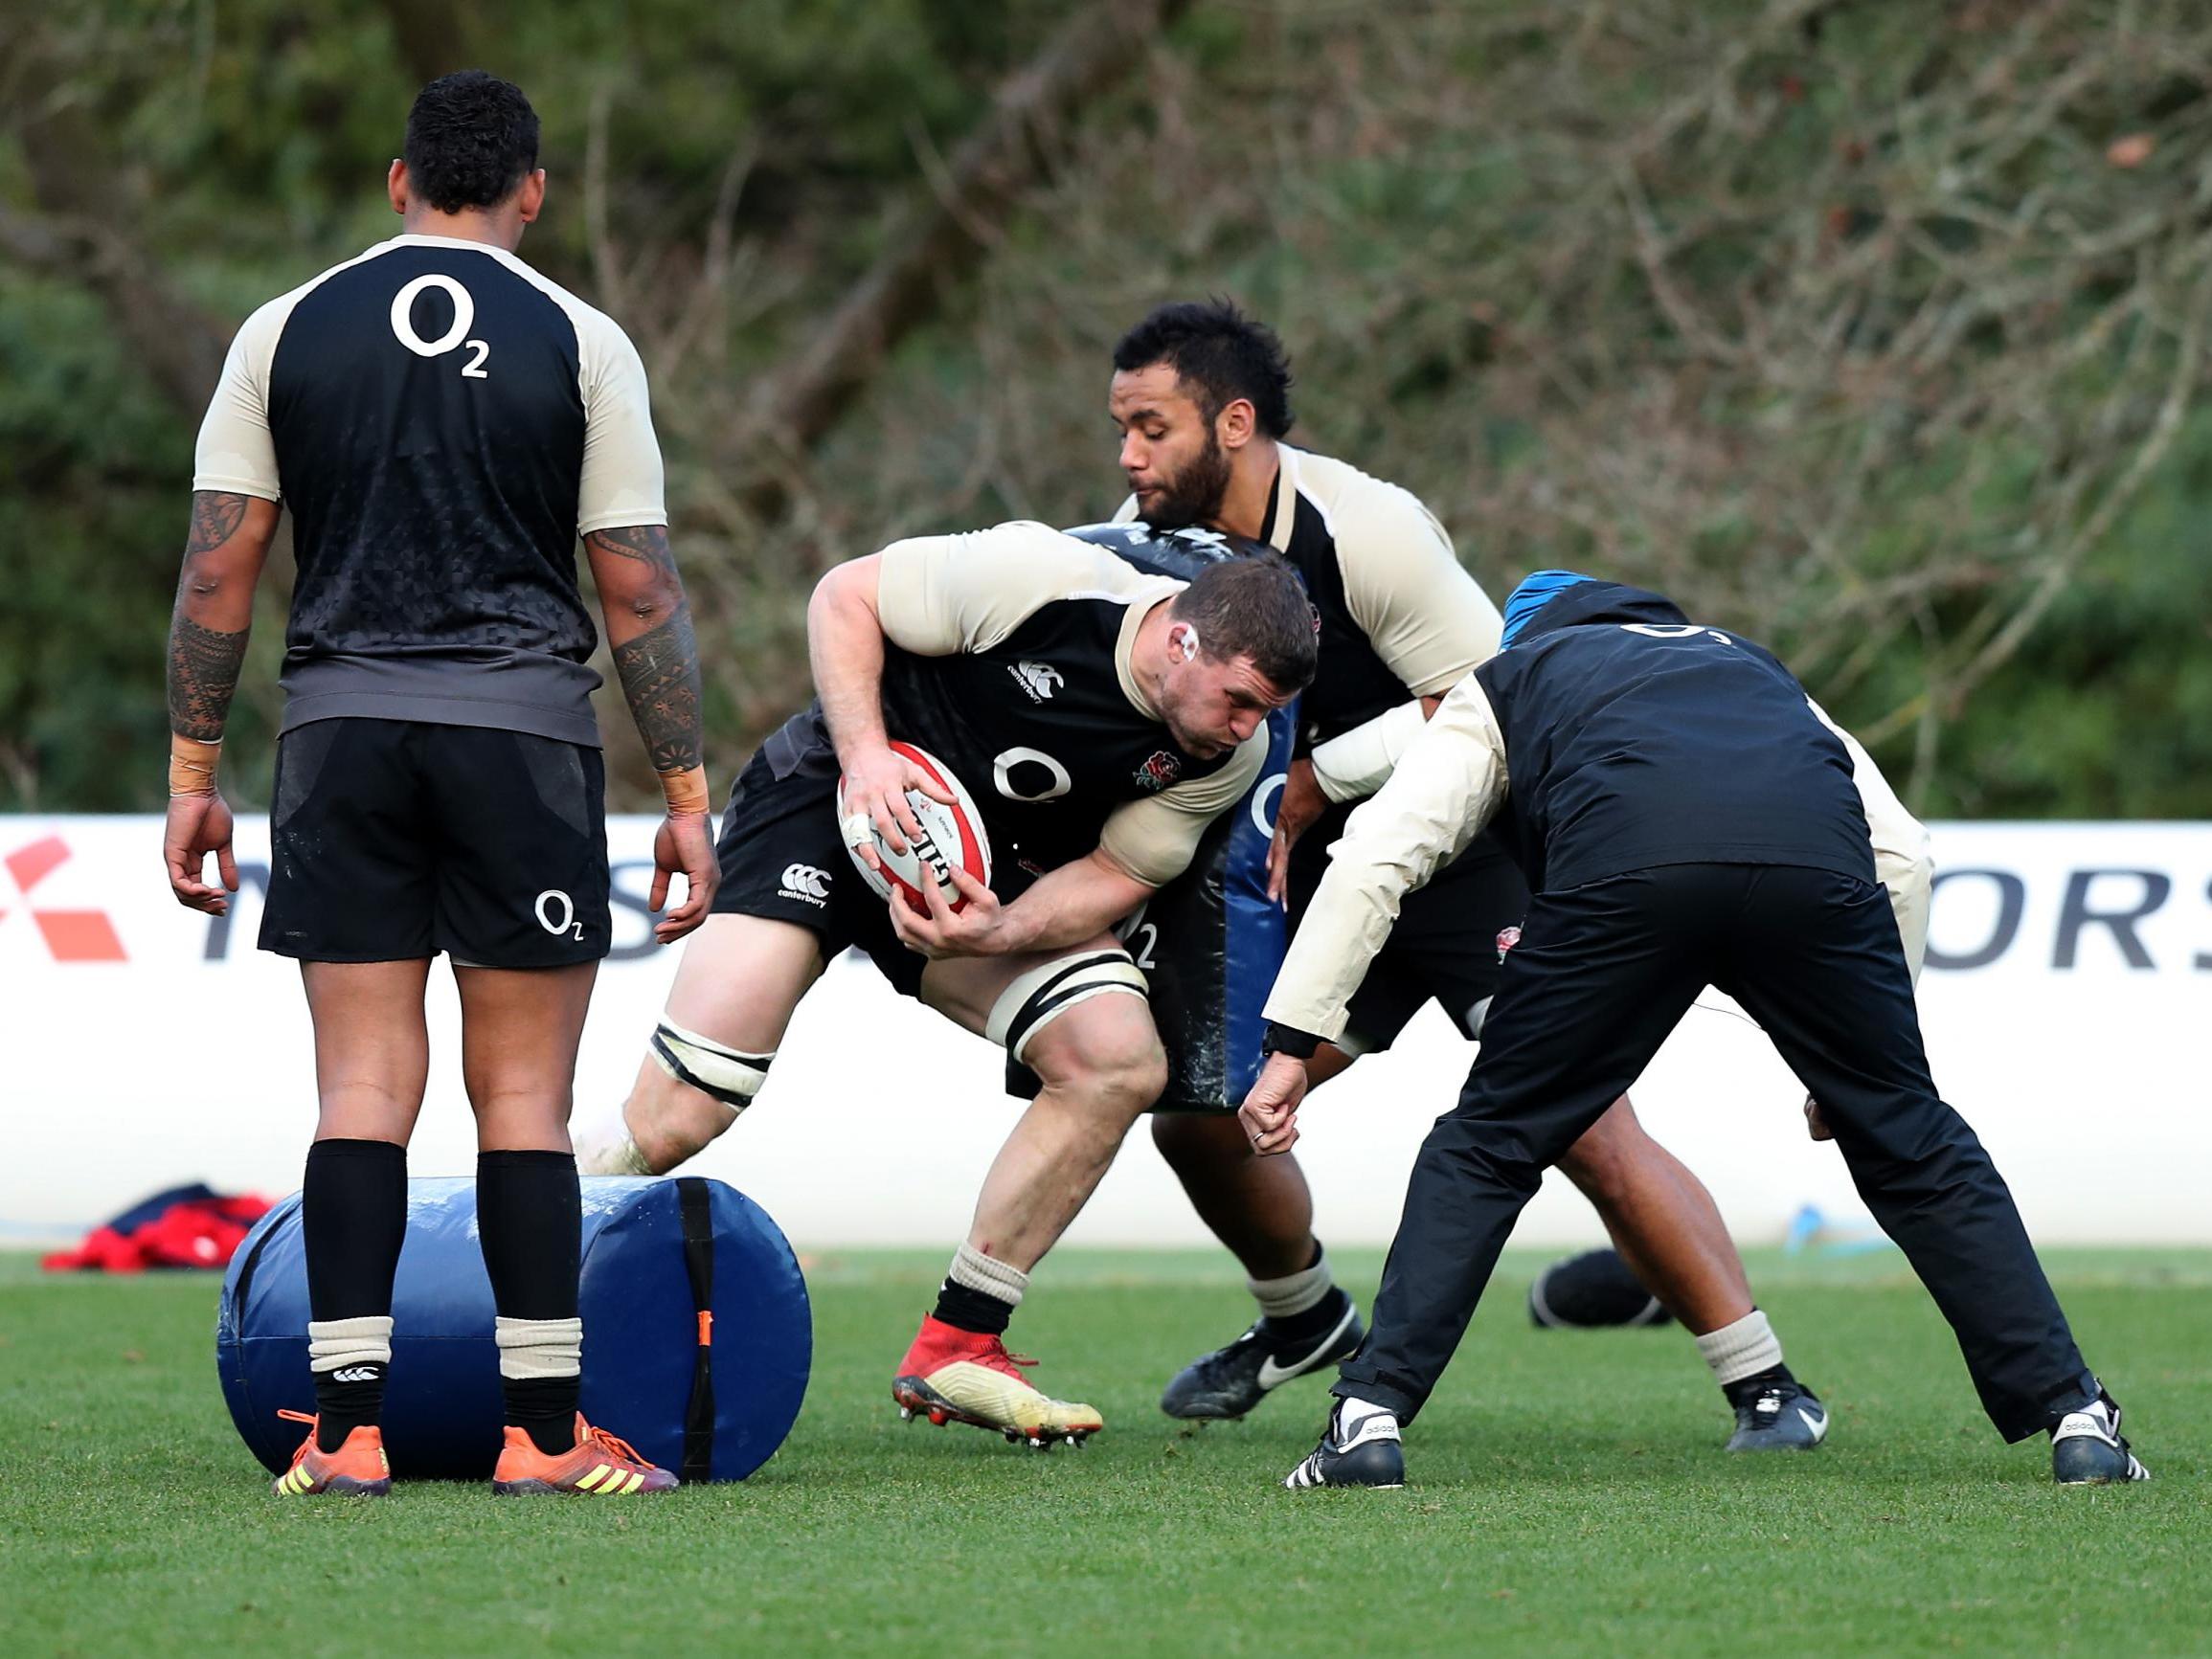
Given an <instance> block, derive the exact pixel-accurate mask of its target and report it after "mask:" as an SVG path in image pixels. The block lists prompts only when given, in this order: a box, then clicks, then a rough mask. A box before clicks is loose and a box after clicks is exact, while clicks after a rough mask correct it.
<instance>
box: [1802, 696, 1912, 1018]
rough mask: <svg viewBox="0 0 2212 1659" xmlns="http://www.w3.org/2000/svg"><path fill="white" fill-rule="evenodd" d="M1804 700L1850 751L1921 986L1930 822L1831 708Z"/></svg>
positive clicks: (1900, 932) (1877, 857) (1882, 872)
mask: <svg viewBox="0 0 2212 1659" xmlns="http://www.w3.org/2000/svg"><path fill="white" fill-rule="evenodd" d="M1805 702H1806V704H1807V706H1810V707H1811V708H1812V710H1813V712H1814V713H1815V714H1816V715H1817V716H1818V717H1819V720H1820V724H1821V725H1822V726H1825V727H1826V728H1827V729H1829V730H1830V731H1833V732H1834V733H1835V734H1836V735H1837V736H1838V737H1839V738H1840V739H1842V742H1843V747H1844V749H1845V750H1847V751H1849V752H1850V755H1851V780H1852V781H1853V782H1854V783H1856V784H1857V785H1858V786H1859V799H1860V802H1861V804H1862V806H1863V807H1864V808H1865V810H1866V830H1867V835H1868V838H1869V839H1870V840H1871V841H1873V843H1874V873H1875V875H1876V876H1877V877H1878V878H1879V879H1880V880H1881V883H1882V885H1883V886H1885V887H1887V888H1888V889H1889V908H1890V909H1891V910H1892V911H1894V912H1895V914H1896V916H1897V938H1898V942H1899V943H1900V944H1902V945H1903V946H1904V947H1905V962H1906V965H1907V967H1909V968H1910V969H1911V970H1912V982H1913V983H1914V984H1915V985H1917V984H1919V983H1920V966H1921V963H1922V962H1923V961H1925V960H1926V958H1927V955H1928V912H1929V903H1930V895H1931V894H1932V893H1933V891H1934V886H1935V860H1934V859H1933V858H1932V857H1930V853H1929V846H1928V829H1927V826H1926V825H1924V824H1923V823H1922V822H1921V821H1920V820H1919V819H1918V818H1914V817H1913V816H1912V814H1911V813H1909V812H1907V810H1906V806H1905V803H1904V802H1903V801H1902V800H1899V799H1898V798H1897V792H1896V791H1895V790H1893V789H1891V788H1890V787H1889V780H1888V779H1887V778H1885V777H1884V776H1883V775H1882V769H1881V768H1880V767H1878V766H1876V765H1875V764H1874V757H1873V756H1872V755H1871V754H1868V753H1867V752H1866V751H1865V750H1864V749H1863V748H1862V746H1861V745H1860V742H1859V740H1858V739H1857V738H1856V737H1853V736H1852V735H1851V734H1850V733H1849V732H1848V731H1845V730H1844V729H1842V728H1841V727H1840V726H1839V725H1837V724H1836V723H1835V722H1834V721H1833V720H1831V719H1829V718H1828V711H1827V710H1826V709H1824V708H1822V707H1821V706H1819V705H1818V704H1817V703H1815V702H1814V701H1813V700H1812V699H1811V698H1810V697H1808V698H1806V699H1805Z"/></svg>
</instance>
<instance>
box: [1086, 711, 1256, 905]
mask: <svg viewBox="0 0 2212 1659" xmlns="http://www.w3.org/2000/svg"><path fill="white" fill-rule="evenodd" d="M1266 764H1267V728H1266V727H1265V726H1262V727H1261V728H1260V729H1259V730H1257V731H1255V732H1253V734H1252V736H1250V737H1248V738H1246V739H1245V740H1244V742H1243V743H1241V744H1239V745H1238V746H1237V751H1236V752H1235V753H1234V754H1233V755H1231V756H1230V761H1229V764H1228V765H1227V766H1225V767H1223V768H1221V770H1220V771H1218V772H1209V773H1207V774H1206V775H1205V776H1204V777H1194V778H1191V779H1189V780H1188V781H1186V782H1184V783H1179V784H1176V785H1174V786H1173V787H1172V788H1169V789H1163V790H1162V791H1161V792H1160V793H1159V794H1158V795H1153V796H1144V797H1143V798H1142V799H1140V800H1132V801H1124V802H1123V803H1122V804H1121V805H1119V806H1117V807H1116V808H1115V809H1114V811H1113V814H1112V815H1111V816H1110V817H1109V818H1107V819H1106V822H1105V825H1104V827H1103V828H1101V829H1100V830H1099V832H1098V850H1099V851H1100V852H1102V853H1104V854H1105V855H1106V858H1107V862H1109V863H1112V864H1113V865H1114V867H1115V868H1117V869H1118V870H1119V871H1120V872H1121V873H1122V874H1123V875H1125V876H1127V877H1129V878H1130V879H1131V880H1132V881H1138V882H1142V883H1143V884H1144V885H1145V886H1148V887H1162V886H1166V885H1167V884H1168V883H1169V882H1171V881H1173V880H1174V879H1175V878H1176V877H1177V876H1179V875H1181V874H1182V873H1183V872H1184V871H1185V869H1187V868H1189V867H1190V860H1191V857H1192V855H1193V854H1195V853H1196V852H1197V851H1198V842H1199V838H1200V837H1202V836H1204V835H1205V834H1206V826H1207V825H1208V824H1210V823H1211V822H1213V820H1214V819H1215V818H1219V817H1220V816H1221V815H1222V814H1223V813H1225V812H1227V811H1229V809H1230V807H1233V806H1234V805H1236V803H1237V802H1238V801H1240V800H1242V799H1243V798H1244V796H1245V792H1246V791H1247V790H1249V789H1250V788H1252V786H1253V780H1254V779H1255V778H1257V777H1258V776H1259V773H1260V768H1261V767H1263V766H1265V765H1266Z"/></svg>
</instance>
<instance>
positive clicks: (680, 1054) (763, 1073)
mask: <svg viewBox="0 0 2212 1659" xmlns="http://www.w3.org/2000/svg"><path fill="white" fill-rule="evenodd" d="M652 1048H653V1058H654V1059H655V1060H657V1061H658V1062H660V1065H661V1069H662V1070H663V1071H665V1072H666V1073H667V1074H668V1075H669V1076H670V1077H672V1078H674V1079H675V1080H676V1081H677V1082H678V1083H681V1084H684V1085H686V1086H687V1087H691V1088H695V1089H697V1090H698V1091H699V1092H700V1093H701V1094H704V1095H707V1096H709V1097H710V1098H711V1099H714V1100H718V1101H720V1102H721V1103H722V1104H723V1105H724V1106H726V1107H728V1108H729V1109H730V1110H732V1111H743V1110H745V1109H746V1108H747V1107H748V1106H751V1105H752V1104H753V1097H754V1096H755V1095H756V1094H758V1093H759V1092H760V1086H761V1085H762V1084H763V1083H765V1082H767V1081H768V1066H769V1063H770V1062H771V1061H773V1060H774V1059H775V1058H776V1055H775V1052H774V1051H773V1050H771V1051H770V1052H769V1053H766V1054H748V1053H746V1052H745V1050H743V1049H741V1048H731V1047H728V1046H726V1045H725V1044H723V1043H720V1042H715V1041H714V1040H713V1039H712V1038H711V1037H702V1036H700V1035H699V1034H698V1033H697V1032H696V1031H687V1030H685V1029H684V1028H683V1027H682V1026H681V1025H678V1024H677V1023H676V1022H675V1021H674V1020H662V1021H661V1022H660V1024H658V1025H656V1026H654V1027H653V1042H652Z"/></svg>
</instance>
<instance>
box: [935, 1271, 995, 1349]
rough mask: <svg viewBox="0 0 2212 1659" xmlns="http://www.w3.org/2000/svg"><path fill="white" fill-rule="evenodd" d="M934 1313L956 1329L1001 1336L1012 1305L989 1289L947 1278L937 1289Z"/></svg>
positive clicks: (983, 1334)
mask: <svg viewBox="0 0 2212 1659" xmlns="http://www.w3.org/2000/svg"><path fill="white" fill-rule="evenodd" d="M936 1316H937V1318H938V1319H940V1320H941V1321H943V1322H944V1323H945V1324H947V1325H950V1326H952V1327H953V1328H954V1329H955V1330H957V1331H973V1332H975V1333H976V1334H978V1335H982V1336H1004V1334H1006V1326H1007V1325H1008V1324H1009V1323H1010V1322H1011V1321H1012V1319H1013V1317H1014V1305H1013V1304H1012V1303H1011V1302H1002V1301H1000V1300H999V1298H998V1297H996V1296H993V1295H991V1294H990V1293H989V1292H988V1291H985V1290H976V1289H969V1287H967V1286H965V1285H956V1284H954V1283H953V1282H952V1281H951V1280H950V1279H947V1280H946V1281H945V1282H944V1286H943V1288H942V1289H939V1290H938V1291H937V1311H936Z"/></svg>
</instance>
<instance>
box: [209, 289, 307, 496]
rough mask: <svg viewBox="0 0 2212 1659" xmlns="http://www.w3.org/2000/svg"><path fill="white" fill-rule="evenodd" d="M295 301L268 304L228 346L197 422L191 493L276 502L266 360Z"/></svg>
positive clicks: (278, 487) (289, 297)
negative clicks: (204, 412)
mask: <svg viewBox="0 0 2212 1659" xmlns="http://www.w3.org/2000/svg"><path fill="white" fill-rule="evenodd" d="M295 298H296V296H294V295H290V294H287V295H285V296H283V297H282V299H278V300H272V301H270V302H269V303H267V304H266V305H263V306H262V307H261V308H260V310H258V311H256V312H255V313H254V314H253V315H252V316H251V317H248V318H247V319H246V321H245V323H244V325H242V326H240V327H239V329H238V331H237V335H236V336H235V337H234V338H233V339H232V341H231V349H230V352H229V354H228V355H227V356H225V357H224V359H223V373H222V378H221V379H220V380H218V381H216V382H215V394H214V397H213V398H212V399H210V400H209V403H208V412H207V415H206V417H205V418H204V419H202V420H201V422H200V436H199V442H198V443H197V445H195V446H194V449H193V453H192V488H193V489H195V490H220V491H223V492H225V493H228V494H232V495H250V496H259V497H260V499H261V500H263V501H271V502H273V501H282V500H283V499H284V496H283V490H282V487H281V485H280V481H279V479H278V477H277V444H276V439H275V438H274V437H271V436H270V434H269V405H268V394H269V360H270V359H271V358H272V357H274V356H275V355H276V351H277V337H278V336H279V335H280V334H282V332H283V331H284V320H285V319H286V318H287V317H289V316H290V315H291V311H292V303H293V301H294V299H295Z"/></svg>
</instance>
